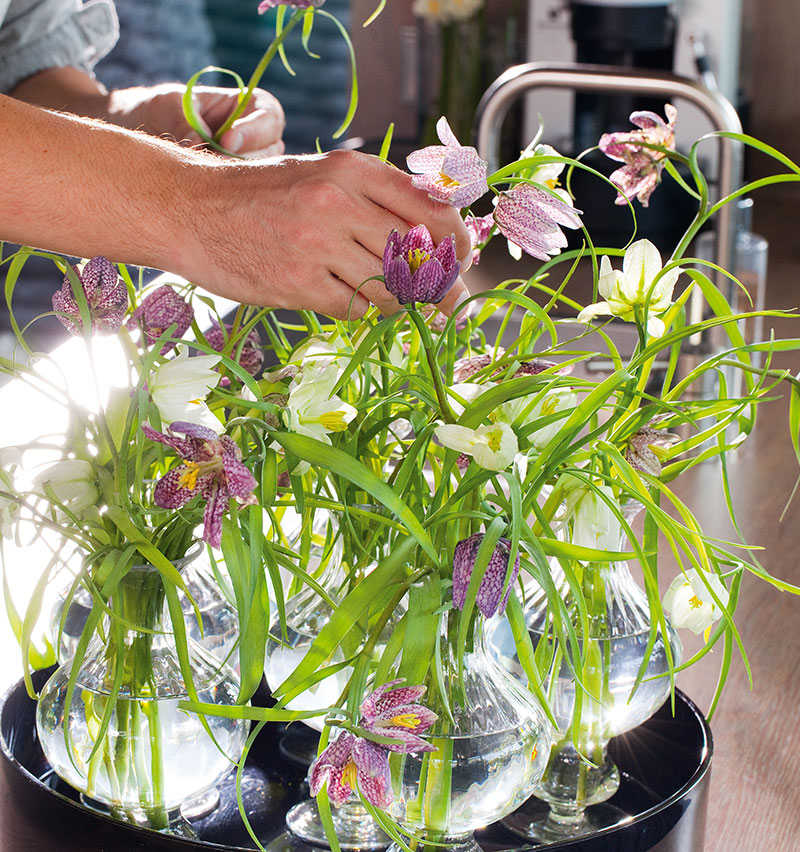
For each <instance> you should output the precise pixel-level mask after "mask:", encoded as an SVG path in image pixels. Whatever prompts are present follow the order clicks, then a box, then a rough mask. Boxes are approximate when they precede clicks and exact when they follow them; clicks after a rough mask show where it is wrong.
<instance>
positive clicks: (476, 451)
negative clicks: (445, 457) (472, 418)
mask: <svg viewBox="0 0 800 852" xmlns="http://www.w3.org/2000/svg"><path fill="white" fill-rule="evenodd" d="M435 434H436V437H437V439H438V440H439V442H440V443H441V444H442V446H445V447H447V448H448V449H450V450H455V451H456V452H458V453H466V454H467V455H468V456H472V458H473V459H475V461H476V463H477V464H478V465H480V466H481V467H483V468H486V470H505V469H506V468H507V467H508V466H509V465H510V464H511V463H512V462H513V461H514V456H515V455H516V454H517V451H518V450H519V443H518V441H517V436H516V433H515V432H514V430H513V429H512V428H511V427H510V426H509V425H508V423H504V422H503V421H501V420H498V421H497V422H495V423H490V424H488V425H486V426H478V428H477V429H470V428H469V427H468V426H459V425H458V424H456V423H443V424H442V425H440V426H437V427H436V429H435Z"/></svg>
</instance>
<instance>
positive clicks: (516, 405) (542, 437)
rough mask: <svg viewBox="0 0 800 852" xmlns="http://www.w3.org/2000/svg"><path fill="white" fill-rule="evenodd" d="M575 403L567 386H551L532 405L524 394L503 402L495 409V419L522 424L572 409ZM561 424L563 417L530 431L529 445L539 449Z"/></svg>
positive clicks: (574, 396) (575, 396) (562, 423)
mask: <svg viewBox="0 0 800 852" xmlns="http://www.w3.org/2000/svg"><path fill="white" fill-rule="evenodd" d="M577 403H578V397H577V395H576V394H575V393H574V392H573V391H572V390H570V389H569V388H553V389H552V390H548V391H546V392H545V393H544V394H543V396H542V397H541V399H539V400H538V401H537V402H536V403H535V404H534V405H531V402H530V398H529V397H524V396H522V397H517V398H516V399H510V400H509V401H508V402H504V403H503V404H502V405H501V406H500V407H499V408H498V410H497V419H498V420H504V421H505V422H506V423H510V424H513V425H522V423H532V422H533V421H534V420H538V419H540V418H542V417H548V416H550V415H552V414H556V413H557V412H559V411H567V410H570V409H573V408H575V406H576V405H577ZM563 425H564V420H563V419H561V420H555V421H553V422H552V423H548V424H547V425H546V426H542V428H541V429H536V430H535V431H533V432H531V433H530V434H529V435H528V441H529V442H530V443H531V446H533V447H535V448H536V449H537V450H541V449H542V447H544V446H545V445H546V444H547V443H549V441H550V439H551V438H553V436H554V435H555V434H556V433H557V432H558V430H559V429H560V428H561V427H562V426H563Z"/></svg>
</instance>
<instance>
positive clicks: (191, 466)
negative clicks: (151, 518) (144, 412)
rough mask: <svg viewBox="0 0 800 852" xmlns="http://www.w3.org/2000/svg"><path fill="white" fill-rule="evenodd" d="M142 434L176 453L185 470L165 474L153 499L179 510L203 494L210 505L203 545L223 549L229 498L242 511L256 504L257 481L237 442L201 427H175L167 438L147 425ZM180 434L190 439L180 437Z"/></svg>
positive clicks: (170, 430) (177, 424)
mask: <svg viewBox="0 0 800 852" xmlns="http://www.w3.org/2000/svg"><path fill="white" fill-rule="evenodd" d="M142 431H143V432H144V433H145V435H147V437H148V438H150V439H151V440H152V441H159V442H160V443H162V444H166V445H167V446H169V447H172V449H173V450H175V452H176V453H177V454H178V455H179V456H180V457H181V458H182V459H183V462H182V464H179V465H178V466H177V467H173V468H172V469H171V470H169V471H167V473H165V474H164V476H162V477H161V479H159V481H158V483H157V484H156V487H155V491H154V493H153V501H154V502H155V504H156V506H160V507H161V508H162V509H180V508H181V507H182V506H185V505H186V504H187V503H188V502H189V501H190V500H191V499H192V497H194V496H196V495H198V494H199V495H200V496H201V497H202V498H203V499H204V500H205V501H206V507H205V511H204V513H203V541H206V542H208V544H210V545H211V546H212V547H219V546H220V543H221V540H222V516H223V515H224V514H225V512H226V511H227V509H228V500H229V498H231V497H235V498H236V499H237V500H239V501H240V502H241V503H242V504H243V505H249V504H251V503H253V502H255V498H254V497H253V489H254V488H255V487H256V480H255V477H254V476H253V474H252V473H250V471H249V470H248V469H247V467H246V466H245V465H244V464H243V463H242V454H241V452H240V451H239V447H238V446H237V445H236V442H235V441H233V440H232V439H231V438H229V437H228V436H227V435H221V436H220V435H217V434H216V433H215V432H214V431H212V430H211V429H209V428H207V427H206V426H200V425H198V424H197V423H187V422H177V423H173V424H171V425H170V426H169V427H168V434H163V433H162V432H158V431H156V430H155V429H153V428H152V426H149V425H147V424H146V423H145V424H143V425H142ZM176 432H177V433H180V434H182V435H185V436H186V437H184V438H181V437H178V436H177V435H176V434H175V433H176Z"/></svg>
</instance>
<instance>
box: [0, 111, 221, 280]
mask: <svg viewBox="0 0 800 852" xmlns="http://www.w3.org/2000/svg"><path fill="white" fill-rule="evenodd" d="M0 112H1V113H2V119H0V175H1V176H2V179H0V238H2V239H5V240H10V241H14V242H19V243H24V244H27V245H33V246H36V247H39V248H45V249H48V250H51V251H56V252H64V253H69V254H77V255H82V256H85V257H90V256H92V255H94V254H105V255H107V256H109V257H110V258H112V259H113V260H116V261H123V262H128V263H136V264H143V265H148V266H155V267H158V268H164V269H171V270H172V271H176V272H178V271H179V270H180V267H181V266H183V264H182V263H181V257H180V255H181V252H182V251H184V250H185V249H183V248H182V247H180V246H177V245H176V243H177V239H176V234H177V228H176V225H178V224H181V220H184V221H183V223H182V224H183V225H184V227H183V228H182V229H181V230H182V231H183V236H185V220H186V219H187V217H189V216H190V215H191V214H190V212H189V211H190V208H191V204H192V202H191V200H190V199H188V198H187V197H186V192H185V190H184V187H183V184H184V180H183V175H184V173H185V171H186V169H187V168H191V169H193V170H194V171H195V172H196V174H195V175H193V180H194V182H195V183H196V182H197V181H198V180H200V179H201V178H202V175H203V174H204V172H205V167H204V164H205V162H206V161H208V168H209V169H210V168H213V162H212V161H213V158H212V157H211V156H210V155H205V154H203V153H199V152H195V151H188V150H185V149H182V148H179V147H178V146H176V145H174V144H170V143H166V142H162V141H160V140H158V139H153V138H150V137H148V136H146V135H144V134H139V133H133V132H130V131H127V130H123V129H120V128H117V127H112V126H109V125H105V124H103V123H101V122H97V121H92V120H89V119H80V118H74V117H71V116H66V115H62V114H55V113H52V112H49V111H47V110H43V109H39V108H36V107H32V106H29V105H28V104H25V103H21V102H20V101H18V100H16V99H13V98H6V97H2V98H1V99H0Z"/></svg>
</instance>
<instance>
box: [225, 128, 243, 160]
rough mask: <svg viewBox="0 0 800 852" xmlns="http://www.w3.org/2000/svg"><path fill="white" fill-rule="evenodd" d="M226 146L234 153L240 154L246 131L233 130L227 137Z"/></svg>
mask: <svg viewBox="0 0 800 852" xmlns="http://www.w3.org/2000/svg"><path fill="white" fill-rule="evenodd" d="M225 142H226V145H225V147H226V148H227V149H228V150H229V151H233V153H234V154H238V153H239V151H241V150H242V147H243V146H244V133H242V131H241V130H231V131H230V132H229V133H228V134H227V137H226V139H225Z"/></svg>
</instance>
